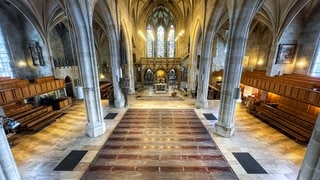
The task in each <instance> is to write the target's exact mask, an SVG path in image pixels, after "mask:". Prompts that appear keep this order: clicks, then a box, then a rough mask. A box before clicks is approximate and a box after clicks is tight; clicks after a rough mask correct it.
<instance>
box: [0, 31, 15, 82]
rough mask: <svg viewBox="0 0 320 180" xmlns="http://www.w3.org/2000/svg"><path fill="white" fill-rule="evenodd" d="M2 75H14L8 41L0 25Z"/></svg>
mask: <svg viewBox="0 0 320 180" xmlns="http://www.w3.org/2000/svg"><path fill="white" fill-rule="evenodd" d="M0 76H2V77H9V76H10V77H13V74H12V69H11V64H10V56H9V51H8V49H7V42H6V40H5V38H4V34H3V32H2V29H1V27H0Z"/></svg>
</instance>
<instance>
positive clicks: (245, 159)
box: [232, 152, 268, 174]
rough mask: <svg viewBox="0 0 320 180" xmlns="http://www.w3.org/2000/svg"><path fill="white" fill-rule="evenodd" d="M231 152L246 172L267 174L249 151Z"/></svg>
mask: <svg viewBox="0 0 320 180" xmlns="http://www.w3.org/2000/svg"><path fill="white" fill-rule="evenodd" d="M232 154H233V155H234V157H236V159H237V160H238V161H239V163H240V164H241V166H242V167H243V168H244V169H245V170H246V172H247V173H248V174H268V173H267V171H265V170H264V169H263V167H262V166H261V165H260V164H259V163H258V162H257V161H256V160H255V159H254V158H253V157H252V156H251V155H250V154H249V153H246V152H233V153H232Z"/></svg>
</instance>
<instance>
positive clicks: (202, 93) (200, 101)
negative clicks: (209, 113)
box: [196, 42, 211, 108]
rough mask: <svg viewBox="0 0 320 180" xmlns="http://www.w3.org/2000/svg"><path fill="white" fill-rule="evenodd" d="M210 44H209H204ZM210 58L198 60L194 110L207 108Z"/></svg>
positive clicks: (205, 57)
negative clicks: (198, 68)
mask: <svg viewBox="0 0 320 180" xmlns="http://www.w3.org/2000/svg"><path fill="white" fill-rule="evenodd" d="M205 43H210V42H205ZM210 57H211V56H204V57H201V59H200V70H199V80H198V90H197V100H196V108H206V107H208V99H207V97H208V87H209V78H210V69H211V58H210Z"/></svg>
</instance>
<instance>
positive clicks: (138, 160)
mask: <svg viewBox="0 0 320 180" xmlns="http://www.w3.org/2000/svg"><path fill="white" fill-rule="evenodd" d="M103 178H105V179H131V180H133V179H137V180H139V179H213V178H216V179H238V178H237V177H236V175H235V174H234V172H233V171H232V169H231V167H230V165H229V164H228V163H227V161H226V160H225V159H224V157H223V155H222V154H221V152H220V151H219V149H218V148H217V146H216V145H215V143H214V142H213V140H212V138H211V136H210V134H209V133H208V131H207V130H206V129H205V127H204V126H203V124H202V123H201V122H200V120H199V118H198V116H197V115H196V113H195V112H194V110H193V109H151V110H150V109H148V110H144V109H128V111H127V112H126V113H125V115H124V116H123V118H122V120H121V121H120V123H119V124H118V125H117V127H116V128H115V130H114V131H113V133H112V135H111V136H110V137H109V139H108V141H107V142H106V143H105V144H104V145H103V147H102V149H101V150H100V152H99V153H98V155H97V156H96V158H95V159H94V161H93V162H92V164H91V165H90V166H89V168H88V170H87V172H86V173H85V175H84V176H83V177H82V179H103Z"/></svg>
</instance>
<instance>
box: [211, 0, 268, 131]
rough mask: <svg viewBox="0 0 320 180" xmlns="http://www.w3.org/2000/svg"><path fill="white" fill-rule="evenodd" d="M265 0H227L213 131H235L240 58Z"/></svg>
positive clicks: (240, 67)
mask: <svg viewBox="0 0 320 180" xmlns="http://www.w3.org/2000/svg"><path fill="white" fill-rule="evenodd" d="M263 1H264V0H246V1H244V0H228V1H227V2H226V3H227V6H228V10H229V17H230V18H229V21H230V29H229V37H228V43H227V54H226V61H225V66H224V71H223V82H222V94H221V100H220V108H219V118H218V122H217V123H216V124H215V128H214V132H215V133H216V134H219V135H221V136H224V137H231V136H232V135H233V134H234V115H235V107H236V100H237V98H238V96H239V93H240V79H241V73H242V61H243V56H244V54H245V50H246V43H247V40H248V33H249V28H250V24H251V22H252V19H253V17H254V16H255V14H256V12H257V11H258V9H259V8H260V6H261V4H262V3H263Z"/></svg>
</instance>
